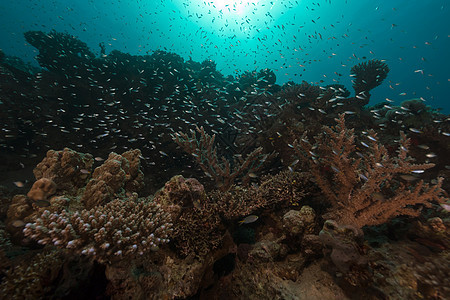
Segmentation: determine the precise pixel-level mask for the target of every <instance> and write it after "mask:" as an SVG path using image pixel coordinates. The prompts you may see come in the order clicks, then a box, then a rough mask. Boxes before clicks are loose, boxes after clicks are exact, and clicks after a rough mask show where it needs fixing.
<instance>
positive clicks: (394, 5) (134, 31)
mask: <svg viewBox="0 0 450 300" xmlns="http://www.w3.org/2000/svg"><path fill="white" fill-rule="evenodd" d="M448 4H449V2H448V1H445V0H426V1H400V0H394V1H365V0H360V1H351V0H339V1H338V0H326V1H318V0H316V1H283V0H273V1H226V0H222V1H219V0H215V1H187V0H184V1H182V0H172V1H162V0H161V1H150V0H147V1H114V0H113V1H100V0H96V1H94V0H87V1H86V0H78V1H62V0H54V1H43V0H42V1H26V0H17V1H3V2H2V3H1V4H0V19H1V22H0V37H1V38H0V49H1V50H2V51H4V52H5V53H6V54H7V55H15V56H19V57H21V58H22V59H24V60H25V61H30V62H33V60H34V56H35V55H36V54H37V52H36V49H34V48H33V47H31V46H30V45H28V44H27V43H26V42H25V39H24V37H23V33H24V32H26V31H30V30H41V31H44V32H48V31H50V30H52V29H55V30H56V31H59V32H67V33H69V34H72V35H75V36H77V37H78V38H79V39H80V40H82V41H84V42H86V43H87V44H88V46H89V47H90V48H91V49H92V50H93V51H95V52H96V54H98V55H100V47H99V46H98V45H99V43H101V42H104V43H105V45H106V52H107V53H109V52H110V51H111V50H113V49H117V50H120V51H123V52H128V53H131V54H145V53H152V52H153V51H154V50H157V49H161V50H166V51H171V52H175V53H177V54H179V55H181V56H182V57H183V58H184V59H185V60H187V59H189V58H190V57H192V59H193V60H195V61H203V60H205V59H212V60H214V61H216V62H217V67H218V69H219V70H220V71H221V72H222V73H223V74H225V75H228V74H233V75H235V74H239V73H242V72H243V71H245V70H255V69H262V68H270V69H273V70H274V71H275V73H276V75H277V83H278V84H280V85H281V84H283V83H284V82H287V81H289V80H292V81H294V82H298V83H299V82H301V81H302V80H306V81H308V82H315V83H320V82H321V81H323V84H331V83H335V82H339V83H342V84H344V85H345V86H346V87H347V88H350V87H351V82H350V77H349V71H350V68H351V66H353V65H355V64H357V63H358V62H361V61H364V60H365V59H372V58H377V59H383V60H386V63H387V64H388V65H389V67H390V70H391V72H390V73H389V76H388V78H387V80H386V81H385V82H384V83H383V84H382V85H381V86H380V87H378V88H376V89H375V90H374V91H372V95H373V97H372V98H371V103H372V104H373V103H376V102H380V101H383V100H384V99H385V98H389V99H392V100H394V101H395V102H394V103H395V104H399V103H400V102H401V101H403V100H406V99H411V98H418V97H423V98H424V99H425V100H426V103H427V104H428V105H431V106H433V107H441V108H443V111H444V112H445V113H448V112H449V111H450V105H449V104H448V101H447V100H448V90H449V87H450V81H449V80H450V79H449V72H448V70H449V69H450V59H449V55H448V51H449V49H450V47H449V46H450V39H449V31H448V28H450V21H449V17H450V14H449V8H448ZM34 64H37V63H36V62H35V61H34Z"/></svg>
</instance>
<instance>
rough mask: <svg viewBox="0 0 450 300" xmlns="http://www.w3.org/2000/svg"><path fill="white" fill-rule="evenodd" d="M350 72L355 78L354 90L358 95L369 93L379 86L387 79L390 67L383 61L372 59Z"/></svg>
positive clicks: (356, 66)
mask: <svg viewBox="0 0 450 300" xmlns="http://www.w3.org/2000/svg"><path fill="white" fill-rule="evenodd" d="M350 72H351V76H354V77H355V79H354V81H353V88H354V89H355V93H356V95H358V94H360V93H362V92H369V91H370V90H371V89H373V88H375V87H377V86H379V85H380V84H381V83H382V82H383V80H384V79H385V78H386V77H387V74H388V73H389V67H388V65H387V64H385V63H384V62H383V61H381V60H377V59H372V60H369V61H367V62H362V63H359V64H357V65H355V66H353V67H352V69H351V71H350ZM366 96H368V95H366ZM367 101H368V97H367Z"/></svg>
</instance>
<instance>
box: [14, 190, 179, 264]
mask: <svg viewBox="0 0 450 300" xmlns="http://www.w3.org/2000/svg"><path fill="white" fill-rule="evenodd" d="M171 231H172V223H171V220H170V217H169V214H167V213H166V212H164V211H163V210H162V209H161V208H160V206H159V205H157V204H154V203H152V202H150V201H147V200H146V199H137V197H136V196H134V197H132V198H130V199H128V200H125V201H123V200H119V199H116V200H114V201H111V202H108V203H107V204H105V205H104V206H97V207H95V208H93V209H91V210H82V211H81V212H75V213H72V212H69V211H66V210H63V211H61V212H59V213H51V212H50V211H48V210H44V212H43V213H42V214H41V215H40V216H39V217H38V218H37V219H36V221H35V222H34V223H28V224H26V225H25V229H24V230H23V232H24V234H25V236H29V237H31V238H33V239H35V240H37V241H38V243H39V244H44V245H45V244H53V245H55V246H57V247H60V248H62V249H69V250H71V251H74V252H76V253H81V254H84V255H91V256H93V257H95V259H96V260H98V261H100V262H109V261H112V260H114V256H117V257H119V259H122V258H123V257H129V256H133V255H143V254H144V253H145V252H148V251H152V250H153V251H154V250H156V249H158V246H159V245H161V244H164V243H167V242H168V241H169V235H170V233H171Z"/></svg>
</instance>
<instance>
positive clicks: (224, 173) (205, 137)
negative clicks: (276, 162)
mask: <svg viewBox="0 0 450 300" xmlns="http://www.w3.org/2000/svg"><path fill="white" fill-rule="evenodd" d="M196 129H197V132H198V133H200V139H197V136H196V134H195V132H194V131H193V130H191V136H189V135H188V134H185V133H182V132H179V133H176V134H175V136H173V140H174V141H175V142H176V143H177V144H178V145H179V146H180V147H181V148H183V150H184V151H186V152H187V153H189V154H192V156H194V157H195V160H196V161H197V163H198V164H199V165H200V167H201V168H202V170H203V172H205V174H206V175H207V176H208V177H211V178H213V179H214V180H215V182H216V185H217V186H218V187H219V189H220V190H222V191H226V190H228V189H230V187H231V185H232V184H233V182H234V181H235V180H236V179H238V178H241V180H242V182H243V183H244V184H248V182H249V181H250V178H251V176H252V175H253V174H255V172H258V171H259V170H260V169H261V168H262V167H263V164H264V162H265V161H266V160H267V159H268V158H271V157H272V156H274V153H272V154H263V153H262V151H263V148H262V147H259V148H257V149H255V150H253V151H252V152H251V153H250V154H248V155H247V157H246V158H245V159H243V158H242V157H240V156H237V158H236V159H235V160H234V162H233V164H231V163H230V162H229V161H228V160H226V159H225V158H224V157H221V158H220V161H219V158H218V157H217V149H216V147H215V146H214V140H215V135H212V136H210V135H209V134H207V133H206V132H205V130H204V129H203V127H200V128H198V127H196Z"/></svg>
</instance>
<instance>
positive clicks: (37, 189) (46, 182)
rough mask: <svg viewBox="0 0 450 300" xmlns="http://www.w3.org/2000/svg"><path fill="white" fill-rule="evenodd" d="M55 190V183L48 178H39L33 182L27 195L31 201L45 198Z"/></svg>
mask: <svg viewBox="0 0 450 300" xmlns="http://www.w3.org/2000/svg"><path fill="white" fill-rule="evenodd" d="M55 192H56V183H55V182H53V180H51V179H49V178H41V179H39V180H37V181H36V182H35V183H34V184H33V186H32V187H31V189H30V191H29V192H28V194H27V196H28V198H30V199H31V200H33V201H38V200H47V198H48V197H49V196H51V195H53V194H54V193H55Z"/></svg>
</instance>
